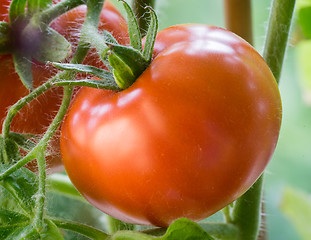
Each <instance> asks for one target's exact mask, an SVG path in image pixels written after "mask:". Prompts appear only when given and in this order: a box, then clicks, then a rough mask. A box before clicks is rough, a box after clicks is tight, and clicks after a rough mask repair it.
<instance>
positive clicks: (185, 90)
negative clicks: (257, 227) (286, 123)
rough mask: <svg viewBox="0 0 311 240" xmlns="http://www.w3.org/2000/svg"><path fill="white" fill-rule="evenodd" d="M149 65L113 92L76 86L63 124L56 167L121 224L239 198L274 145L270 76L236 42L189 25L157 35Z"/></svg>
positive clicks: (212, 208) (169, 217)
mask: <svg viewBox="0 0 311 240" xmlns="http://www.w3.org/2000/svg"><path fill="white" fill-rule="evenodd" d="M154 55H156V57H155V58H154V60H153V62H152V63H151V65H150V66H149V67H148V68H147V69H146V70H145V72H144V73H143V74H142V75H141V76H140V77H139V78H138V79H137V80H136V82H135V83H134V84H133V85H132V86H130V87H129V88H128V89H126V90H124V91H121V92H112V91H105V90H97V89H91V88H82V89H81V90H80V91H79V93H78V94H77V96H76V98H75V99H74V101H73V103H72V106H71V109H70V111H69V113H68V116H67V118H66V119H65V121H64V123H63V126H62V134H61V152H62V157H63V162H64V165H65V169H66V171H67V173H68V175H69V177H70V179H71V180H72V182H73V184H74V185H75V186H76V188H77V189H78V190H79V191H80V193H81V194H82V195H83V196H84V197H85V198H86V199H87V200H88V201H89V202H90V203H91V204H93V205H94V206H95V207H97V208H99V209H100V210H102V211H104V212H106V213H107V214H109V215H111V216H113V217H115V218H118V219H121V220H123V221H126V222H131V223H137V224H152V225H156V226H168V225H169V224H170V223H171V222H172V221H173V220H175V219H177V218H180V217H187V218H189V219H192V220H200V219H203V218H206V217H208V216H210V215H211V214H213V213H215V212H216V211H218V210H220V209H221V208H223V207H225V206H226V205H228V204H229V203H231V202H232V201H234V200H235V199H237V198H238V197H239V196H241V195H242V194H243V193H244V192H245V191H246V190H247V189H248V188H249V187H250V186H251V185H252V184H253V183H254V182H255V180H256V179H257V178H258V177H259V176H260V175H261V173H262V172H263V170H264V168H265V167H266V165H267V164H268V162H269V160H270V158H271V156H272V153H273V151H274V149H275V146H276V143H277V139H278V135H279V130H280V125H281V117H282V108H281V99H280V94H279V90H278V86H277V84H276V82H275V79H274V77H273V75H272V73H271V71H270V69H269V68H268V66H267V65H266V63H265V62H264V60H263V58H262V57H261V56H260V55H259V54H258V53H257V52H256V51H255V50H254V49H253V48H252V47H251V46H250V45H249V44H248V43H247V42H245V41H244V40H242V39H241V38H239V37H237V36H236V35H234V34H233V33H231V32H229V31H226V30H224V29H220V28H217V27H212V26H207V25H200V24H188V25H179V26H174V27H170V28H168V29H165V30H163V31H161V32H159V33H158V36H157V40H156V45H155V54H154Z"/></svg>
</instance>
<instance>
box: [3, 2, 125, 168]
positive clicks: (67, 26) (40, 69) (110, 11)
mask: <svg viewBox="0 0 311 240" xmlns="http://www.w3.org/2000/svg"><path fill="white" fill-rule="evenodd" d="M10 2H11V0H1V1H0V20H5V21H8V7H9V4H10ZM85 15H86V6H83V5H82V6H80V7H77V8H75V9H73V10H71V11H69V12H68V13H66V14H64V15H62V16H60V17H59V18H57V19H56V20H54V21H53V22H52V24H51V27H52V28H54V29H55V30H56V31H58V32H59V33H60V34H62V35H63V36H65V37H66V38H67V40H68V41H70V43H71V44H73V45H77V43H78V40H79V35H78V34H79V29H80V27H81V24H82V23H83V20H84V17H85ZM100 29H101V30H102V29H106V30H109V31H111V32H112V33H113V34H114V36H115V37H116V38H117V39H118V40H119V41H120V42H121V43H123V44H126V43H127V42H128V34H127V25H126V22H125V20H124V18H123V17H122V16H121V14H120V13H119V12H118V11H117V9H116V8H115V7H114V6H113V5H112V4H111V3H110V2H109V1H106V2H105V5H104V8H103V11H102V13H101V16H100ZM86 63H88V64H93V65H95V66H97V67H99V66H102V65H101V63H100V60H99V58H98V57H97V56H94V52H93V53H92V54H89V55H88V57H87V58H86ZM32 68H33V69H32V70H33V76H34V87H37V86H39V85H41V84H42V83H44V82H45V81H46V80H47V79H49V78H50V77H52V76H53V75H54V74H55V73H56V72H55V70H54V69H52V68H51V67H47V66H46V65H44V64H40V63H38V62H36V61H34V63H33V65H32ZM0 76H1V80H0V126H2V123H3V120H4V117H5V116H6V113H7V110H8V108H9V106H11V105H13V104H14V103H16V102H17V101H18V100H19V99H20V98H22V97H23V96H26V95H27V94H28V93H29V92H28V90H27V89H26V88H25V87H24V85H23V84H22V83H21V81H20V79H19V77H18V75H17V73H16V72H15V70H14V65H13V61H12V55H10V54H6V55H1V56H0ZM61 93H62V88H61V87H59V88H54V89H51V90H49V91H47V92H46V93H44V94H43V95H41V96H39V97H38V98H37V99H36V100H34V101H32V102H31V103H30V104H28V105H27V106H25V107H24V108H23V109H22V110H21V111H20V112H19V113H18V114H17V115H16V117H15V118H14V120H13V122H12V127H11V131H14V132H20V133H31V134H36V135H41V134H43V133H44V132H45V131H46V129H47V127H48V126H49V124H50V123H51V121H52V119H53V117H54V116H55V114H56V112H57V110H58V108H59V105H60V103H61ZM0 131H1V130H0ZM50 149H51V150H52V152H51V153H50V156H48V167H49V171H50V172H51V171H52V172H53V171H57V170H58V169H59V167H61V166H62V164H61V158H60V150H59V138H58V139H57V138H55V139H53V141H52V144H51V146H50ZM29 167H30V168H31V169H34V167H35V165H34V163H32V164H30V165H29Z"/></svg>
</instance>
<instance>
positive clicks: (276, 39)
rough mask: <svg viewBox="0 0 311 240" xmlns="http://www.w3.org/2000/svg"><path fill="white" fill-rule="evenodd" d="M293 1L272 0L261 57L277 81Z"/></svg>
mask: <svg viewBox="0 0 311 240" xmlns="http://www.w3.org/2000/svg"><path fill="white" fill-rule="evenodd" d="M295 2H296V1H295V0H274V1H273V3H272V9H271V12H270V19H269V26H268V31H267V36H266V41H265V48H264V53H263V57H264V59H265V61H266V62H267V64H268V66H269V67H270V69H271V71H272V73H273V75H274V77H275V79H276V81H277V82H279V80H280V75H281V70H282V64H283V60H284V55H285V51H286V46H287V42H288V35H289V31H290V26H291V22H292V17H293V12H294V8H295Z"/></svg>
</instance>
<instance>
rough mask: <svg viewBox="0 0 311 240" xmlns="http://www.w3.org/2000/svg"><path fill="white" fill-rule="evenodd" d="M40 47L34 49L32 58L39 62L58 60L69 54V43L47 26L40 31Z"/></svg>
mask: <svg viewBox="0 0 311 240" xmlns="http://www.w3.org/2000/svg"><path fill="white" fill-rule="evenodd" d="M40 43H41V44H40V47H39V50H38V51H35V53H34V55H33V58H35V59H36V60H38V61H39V62H42V63H46V62H48V61H51V62H60V61H63V60H65V59H66V58H67V57H68V56H69V55H70V54H71V52H72V51H71V44H70V43H69V42H68V41H67V40H66V39H65V38H64V37H63V36H62V35H60V34H59V33H58V32H56V31H55V30H53V29H52V28H47V29H46V30H45V31H44V32H43V33H42V38H41V40H40Z"/></svg>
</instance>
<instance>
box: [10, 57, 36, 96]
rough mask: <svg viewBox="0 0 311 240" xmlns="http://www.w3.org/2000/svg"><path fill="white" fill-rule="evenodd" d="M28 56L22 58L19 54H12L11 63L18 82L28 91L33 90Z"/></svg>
mask: <svg viewBox="0 0 311 240" xmlns="http://www.w3.org/2000/svg"><path fill="white" fill-rule="evenodd" d="M31 60H32V59H31V57H30V56H23V55H22V54H21V53H18V52H16V53H14V54H13V62H14V67H15V71H16V72H17V74H18V76H19V77H20V80H21V81H22V83H23V84H24V86H25V87H26V88H27V89H29V90H30V91H32V90H33V76H32V64H31Z"/></svg>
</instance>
